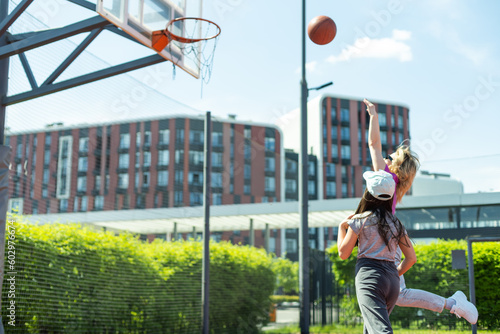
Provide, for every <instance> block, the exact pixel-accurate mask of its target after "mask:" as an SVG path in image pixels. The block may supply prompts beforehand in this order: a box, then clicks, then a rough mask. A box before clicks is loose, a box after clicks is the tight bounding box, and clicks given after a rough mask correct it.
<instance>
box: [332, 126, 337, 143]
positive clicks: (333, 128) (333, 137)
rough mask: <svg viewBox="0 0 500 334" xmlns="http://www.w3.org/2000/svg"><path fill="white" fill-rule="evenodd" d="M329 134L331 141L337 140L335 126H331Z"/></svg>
mask: <svg viewBox="0 0 500 334" xmlns="http://www.w3.org/2000/svg"><path fill="white" fill-rule="evenodd" d="M330 134H331V137H332V140H337V138H338V133H337V127H336V126H332V128H331V130H330Z"/></svg>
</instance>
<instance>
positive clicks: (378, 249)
mask: <svg viewBox="0 0 500 334" xmlns="http://www.w3.org/2000/svg"><path fill="white" fill-rule="evenodd" d="M379 219H380V218H379V217H377V215H376V214H374V213H372V212H371V211H366V212H363V213H361V214H357V215H354V216H353V217H352V219H351V222H350V223H349V226H350V227H351V228H352V230H353V232H354V233H356V234H357V235H358V240H359V241H358V242H359V244H358V259H360V258H371V259H376V260H383V261H392V262H394V261H395V259H396V254H397V249H398V243H399V240H398V239H397V238H396V237H395V236H397V235H399V233H398V227H397V226H398V225H399V228H400V229H401V228H402V226H401V223H399V221H398V220H397V218H396V217H395V216H393V215H392V214H391V213H389V212H387V214H386V215H385V220H386V222H387V224H388V228H387V229H386V231H387V232H386V233H387V236H386V240H387V241H388V245H387V244H386V243H385V240H384V237H382V236H381V235H380V232H379V226H378V221H379ZM404 234H406V232H404Z"/></svg>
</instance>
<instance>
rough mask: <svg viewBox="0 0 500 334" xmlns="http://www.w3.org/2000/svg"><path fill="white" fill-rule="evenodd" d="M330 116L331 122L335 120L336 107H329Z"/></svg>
mask: <svg viewBox="0 0 500 334" xmlns="http://www.w3.org/2000/svg"><path fill="white" fill-rule="evenodd" d="M330 115H331V117H332V121H335V120H337V107H334V106H332V107H331V109H330Z"/></svg>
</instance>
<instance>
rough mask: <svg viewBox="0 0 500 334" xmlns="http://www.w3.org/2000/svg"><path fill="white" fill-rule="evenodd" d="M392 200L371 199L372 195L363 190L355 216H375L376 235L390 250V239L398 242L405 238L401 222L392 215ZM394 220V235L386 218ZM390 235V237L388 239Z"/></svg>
mask: <svg viewBox="0 0 500 334" xmlns="http://www.w3.org/2000/svg"><path fill="white" fill-rule="evenodd" d="M392 202H393V201H392V198H391V199H389V200H385V201H383V200H380V199H377V198H375V197H373V195H372V194H370V193H369V192H368V190H365V193H364V194H363V197H362V198H361V201H360V202H359V205H358V208H357V209H356V212H355V213H356V214H359V213H363V212H366V211H371V212H372V213H371V214H370V216H371V215H375V216H376V217H377V218H378V220H377V227H378V234H380V236H381V237H382V239H384V242H385V245H386V246H387V247H389V250H390V249H391V246H389V241H390V239H392V238H396V240H397V241H398V242H399V241H400V240H401V239H402V238H403V237H404V236H405V232H404V231H405V229H404V227H403V224H401V221H400V220H399V219H398V218H397V217H396V216H394V215H392ZM388 217H389V219H392V217H393V218H394V223H395V226H396V235H394V233H393V232H392V230H391V227H390V225H389V223H388V222H387V218H388ZM390 235H392V237H390Z"/></svg>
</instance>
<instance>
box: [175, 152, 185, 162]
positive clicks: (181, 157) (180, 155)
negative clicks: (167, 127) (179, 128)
mask: <svg viewBox="0 0 500 334" xmlns="http://www.w3.org/2000/svg"><path fill="white" fill-rule="evenodd" d="M183 161H184V150H175V163H176V164H181V163H182V162H183Z"/></svg>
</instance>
